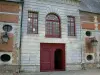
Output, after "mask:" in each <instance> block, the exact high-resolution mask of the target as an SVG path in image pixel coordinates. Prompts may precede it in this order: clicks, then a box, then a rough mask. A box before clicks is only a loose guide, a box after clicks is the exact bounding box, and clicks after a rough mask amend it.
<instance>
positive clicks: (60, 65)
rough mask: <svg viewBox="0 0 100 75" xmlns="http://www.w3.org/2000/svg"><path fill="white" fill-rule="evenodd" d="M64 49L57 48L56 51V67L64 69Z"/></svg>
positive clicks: (56, 68)
mask: <svg viewBox="0 0 100 75" xmlns="http://www.w3.org/2000/svg"><path fill="white" fill-rule="evenodd" d="M62 55H63V50H61V49H56V50H55V52H54V69H55V70H62V69H63V63H62V62H63V56H62Z"/></svg>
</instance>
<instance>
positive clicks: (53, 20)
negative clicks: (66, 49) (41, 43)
mask: <svg viewBox="0 0 100 75" xmlns="http://www.w3.org/2000/svg"><path fill="white" fill-rule="evenodd" d="M46 37H54V38H60V37H61V29H60V19H59V17H58V16H57V15H56V14H53V13H50V14H48V15H47V16H46Z"/></svg>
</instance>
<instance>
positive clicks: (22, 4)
mask: <svg viewBox="0 0 100 75" xmlns="http://www.w3.org/2000/svg"><path fill="white" fill-rule="evenodd" d="M21 1H22V3H21V25H20V45H19V71H20V70H21V45H22V24H23V6H24V0H21Z"/></svg>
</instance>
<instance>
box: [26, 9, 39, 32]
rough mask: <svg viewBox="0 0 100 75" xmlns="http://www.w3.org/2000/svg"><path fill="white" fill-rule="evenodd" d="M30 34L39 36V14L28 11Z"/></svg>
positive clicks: (28, 30)
mask: <svg viewBox="0 0 100 75" xmlns="http://www.w3.org/2000/svg"><path fill="white" fill-rule="evenodd" d="M27 33H28V34H38V12H33V11H28V25H27Z"/></svg>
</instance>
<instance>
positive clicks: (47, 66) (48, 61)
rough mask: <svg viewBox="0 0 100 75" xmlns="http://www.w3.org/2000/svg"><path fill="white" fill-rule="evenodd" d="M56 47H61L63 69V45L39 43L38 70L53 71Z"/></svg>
mask: <svg viewBox="0 0 100 75" xmlns="http://www.w3.org/2000/svg"><path fill="white" fill-rule="evenodd" d="M56 49H63V54H62V67H63V68H62V70H64V69H65V52H64V50H65V45H64V44H63V45H62V44H47V43H41V44H40V71H54V70H55V68H54V66H55V64H54V53H55V50H56Z"/></svg>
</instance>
